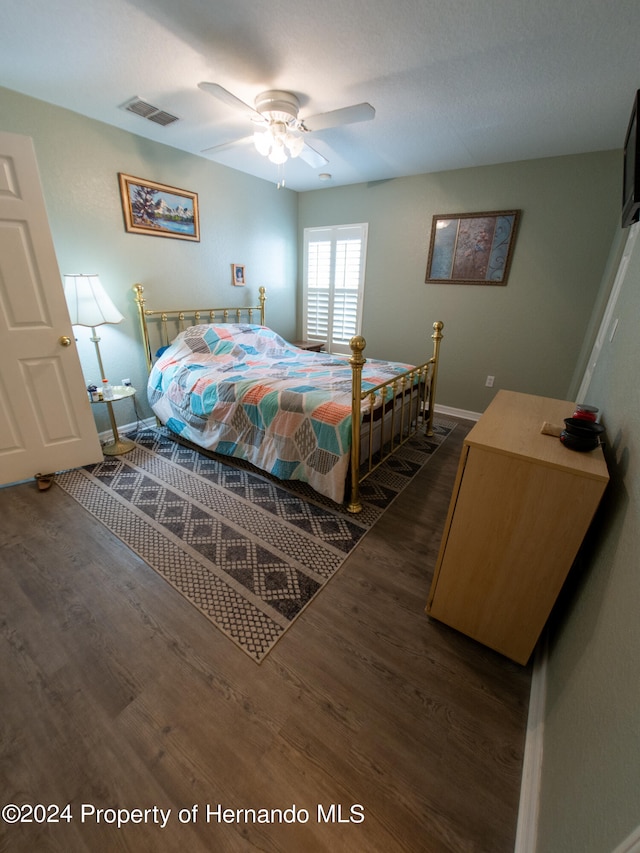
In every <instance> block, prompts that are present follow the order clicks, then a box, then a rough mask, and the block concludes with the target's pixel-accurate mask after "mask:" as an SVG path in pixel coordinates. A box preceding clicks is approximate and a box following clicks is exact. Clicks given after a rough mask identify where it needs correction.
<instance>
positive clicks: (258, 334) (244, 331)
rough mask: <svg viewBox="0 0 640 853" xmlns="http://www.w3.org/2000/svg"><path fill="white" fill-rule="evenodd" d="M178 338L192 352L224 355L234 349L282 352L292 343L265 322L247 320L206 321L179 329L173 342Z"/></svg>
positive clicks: (243, 352)
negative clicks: (258, 322)
mask: <svg viewBox="0 0 640 853" xmlns="http://www.w3.org/2000/svg"><path fill="white" fill-rule="evenodd" d="M180 340H182V341H183V342H184V344H185V345H186V346H187V347H189V349H190V350H191V351H192V352H200V353H211V354H212V355H227V354H229V353H232V352H234V351H236V353H235V354H236V355H238V356H239V357H243V356H245V355H260V354H264V355H269V356H271V357H273V356H282V355H285V354H286V353H287V352H292V351H293V350H292V347H291V345H290V344H288V343H287V342H286V341H285V340H284V338H281V337H280V335H278V334H276V332H274V331H273V330H272V329H269V328H267V327H266V326H256V325H253V324H248V323H218V324H216V323H209V324H207V325H199V326H190V327H189V328H188V329H185V330H184V331H183V332H180V334H179V335H178V337H177V338H176V340H175V341H174V343H177V342H178V341H180Z"/></svg>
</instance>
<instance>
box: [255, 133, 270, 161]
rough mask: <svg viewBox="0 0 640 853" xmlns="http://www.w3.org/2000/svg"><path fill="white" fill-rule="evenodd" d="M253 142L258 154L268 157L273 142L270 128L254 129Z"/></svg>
mask: <svg viewBox="0 0 640 853" xmlns="http://www.w3.org/2000/svg"><path fill="white" fill-rule="evenodd" d="M253 144H254V145H255V146H256V151H257V152H258V154H262V156H263V157H268V156H269V152H270V151H271V146H272V144H273V136H271V131H270V130H256V132H255V133H254V134H253Z"/></svg>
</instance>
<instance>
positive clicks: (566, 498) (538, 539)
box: [427, 390, 609, 664]
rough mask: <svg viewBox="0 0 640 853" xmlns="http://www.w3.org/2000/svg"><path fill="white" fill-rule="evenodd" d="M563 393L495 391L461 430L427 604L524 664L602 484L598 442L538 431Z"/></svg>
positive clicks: (561, 407) (556, 410)
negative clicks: (581, 447) (578, 445)
mask: <svg viewBox="0 0 640 853" xmlns="http://www.w3.org/2000/svg"><path fill="white" fill-rule="evenodd" d="M574 408H575V406H574V404H573V403H569V402H566V401H564V400H553V399H550V398H547V397H536V396H531V395H529V394H519V393H515V392H512V391H502V390H501V391H499V392H498V394H497V395H496V397H495V398H494V400H493V402H492V403H491V404H490V405H489V407H488V408H487V410H486V412H485V413H484V414H483V415H482V417H481V418H480V420H479V421H478V423H477V424H476V425H475V426H474V427H473V429H472V430H471V431H470V432H469V434H468V435H467V437H466V439H465V442H464V445H463V448H462V453H461V457H460V462H459V465H458V473H457V475H456V481H455V485H454V489H453V495H452V498H451V503H450V505H449V512H448V515H447V520H446V523H445V530H444V534H443V537H442V542H441V545H440V552H439V555H438V560H437V563H436V568H435V573H434V577H433V582H432V584H431V590H430V593H429V601H428V603H427V613H428V614H429V615H430V616H432V617H434V618H435V619H438V620H439V621H441V622H444V623H446V624H447V625H450V626H451V627H452V628H456V629H457V630H459V631H461V632H462V633H464V634H467V635H468V636H469V637H473V638H474V639H475V640H478V641H479V642H481V643H483V644H484V645H486V646H489V647H490V648H492V649H495V650H496V651H498V652H500V653H501V654H503V655H506V656H507V657H508V658H511V659H512V660H514V661H516V662H517V663H521V664H526V663H527V661H528V660H529V657H530V656H531V653H532V651H533V649H534V647H535V644H536V642H537V640H538V637H539V636H540V633H541V632H542V629H543V628H544V625H545V623H546V621H547V617H548V616H549V613H550V612H551V608H552V607H553V604H554V602H555V600H556V598H557V596H558V593H559V592H560V588H561V587H562V584H563V583H564V580H565V578H566V576H567V574H568V572H569V569H570V568H571V565H572V563H573V561H574V559H575V557H576V554H577V552H578V549H579V548H580V545H581V543H582V540H583V539H584V536H585V534H586V532H587V528H588V527H589V524H590V523H591V520H592V518H593V515H594V513H595V511H596V509H597V507H598V504H599V503H600V499H601V497H602V495H603V493H604V490H605V488H606V485H607V482H608V480H609V475H608V472H607V466H606V463H605V461H604V455H603V452H602V448H601V447H598V448H597V449H596V450H593V451H590V452H588V453H579V452H577V451H574V450H570V449H568V448H566V447H565V446H564V445H563V444H562V443H561V442H560V441H559V439H558V438H555V437H553V436H550V435H544V434H542V432H541V429H542V426H543V424H544V423H545V422H549V423H554V424H560V425H561V426H564V424H563V420H564V418H567V417H571V415H572V413H573V410H574Z"/></svg>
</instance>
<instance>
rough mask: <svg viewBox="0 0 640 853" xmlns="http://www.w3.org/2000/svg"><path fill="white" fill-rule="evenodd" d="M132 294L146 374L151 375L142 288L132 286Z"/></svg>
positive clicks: (149, 346)
mask: <svg viewBox="0 0 640 853" xmlns="http://www.w3.org/2000/svg"><path fill="white" fill-rule="evenodd" d="M133 292H134V293H135V300H136V305H137V306H138V319H139V320H140V329H141V331H142V340H143V342H144V354H145V358H146V361H147V373H151V367H152V364H153V359H152V357H151V344H150V342H149V331H148V329H147V323H146V320H145V318H144V310H145V309H144V303H145V298H144V296H143V295H142V294H143V293H144V287H143V286H142V285H141V284H134V285H133Z"/></svg>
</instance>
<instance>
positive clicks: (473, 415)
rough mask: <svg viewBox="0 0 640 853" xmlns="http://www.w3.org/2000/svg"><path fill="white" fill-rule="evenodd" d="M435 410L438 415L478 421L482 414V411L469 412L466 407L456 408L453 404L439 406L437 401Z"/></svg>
mask: <svg viewBox="0 0 640 853" xmlns="http://www.w3.org/2000/svg"><path fill="white" fill-rule="evenodd" d="M435 411H436V414H438V415H449V417H452V418H461V419H462V420H465V421H478V420H480V414H481V413H480V412H468V411H466V410H465V409H454V408H452V407H451V406H439V405H438V404H437V403H436V408H435Z"/></svg>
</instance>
